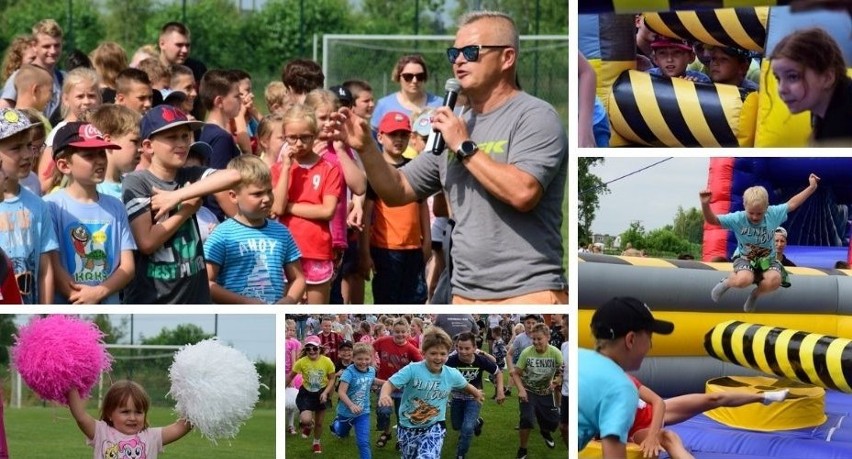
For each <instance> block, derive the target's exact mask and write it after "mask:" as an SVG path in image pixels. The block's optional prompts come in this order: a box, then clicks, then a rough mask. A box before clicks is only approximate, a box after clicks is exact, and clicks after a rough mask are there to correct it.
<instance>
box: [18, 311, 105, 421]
mask: <svg viewBox="0 0 852 459" xmlns="http://www.w3.org/2000/svg"><path fill="white" fill-rule="evenodd" d="M103 337H104V334H103V333H102V332H101V331H100V330H99V329H98V327H97V326H96V325H95V324H93V323H91V322H85V321H83V320H80V319H76V318H73V317H67V316H61V315H54V316H48V317H45V318H41V317H34V318H33V319H32V320H30V323H29V324H27V325H25V326H23V327H21V329H20V330H19V331H18V335H17V336H16V337H15V338H16V342H15V345H14V346H13V347H12V359H13V361H14V363H15V366H16V367H17V368H18V371H19V372H20V373H21V377H22V378H23V379H24V381H25V382H26V383H27V385H28V386H29V387H30V388H31V389H32V390H34V391H35V392H36V393H37V394H38V395H39V396H40V397H41V398H43V399H45V400H53V401H57V402H60V403H63V404H67V403H68V397H67V393H68V391H69V390H70V389H72V388H77V389H78V390H79V392H80V395H81V396H82V397H84V398H87V397H88V396H89V394H90V393H91V390H92V387H94V385H95V384H96V383H97V381H98V378H99V377H100V374H101V373H102V372H104V371H109V370H110V368H111V367H112V362H111V360H112V357H111V356H110V355H109V353H107V351H106V348H105V347H104V343H103V340H102V338H103Z"/></svg>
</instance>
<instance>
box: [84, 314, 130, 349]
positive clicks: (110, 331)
mask: <svg viewBox="0 0 852 459" xmlns="http://www.w3.org/2000/svg"><path fill="white" fill-rule="evenodd" d="M89 320H91V321H92V322H93V323H94V324H95V325H97V326H98V329H100V331H102V332H103V333H104V335H106V336H104V342H105V343H107V344H115V343H118V342H119V341H121V340H122V339H124V337H125V336H126V335H127V333H126V332H125V330H126V329H127V323H128V321H129V319H128V318H127V317H123V318H122V319H121V320H120V321H119V323H118V326H115V325H113V323H112V322H111V321H110V317H109V315H108V314H95V315H94V316H92V317H90V318H89Z"/></svg>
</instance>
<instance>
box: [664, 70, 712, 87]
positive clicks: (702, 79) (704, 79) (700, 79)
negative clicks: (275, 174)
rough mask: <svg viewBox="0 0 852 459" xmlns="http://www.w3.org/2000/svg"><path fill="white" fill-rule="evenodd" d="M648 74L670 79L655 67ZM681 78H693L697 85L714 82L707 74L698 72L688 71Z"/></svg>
mask: <svg viewBox="0 0 852 459" xmlns="http://www.w3.org/2000/svg"><path fill="white" fill-rule="evenodd" d="M648 73H650V74H651V75H654V76H658V77H663V78H668V77H667V76H666V75H664V74H663V71H662V70H660V68H659V67H654V68H652V69H651V70H648ZM681 77H688V78H692V79H693V81H694V82H695V83H708V84H710V83H713V80H711V79H710V77H709V76H707V74H705V73H702V72H696V71H695V70H686V71H685V72H683V75H681Z"/></svg>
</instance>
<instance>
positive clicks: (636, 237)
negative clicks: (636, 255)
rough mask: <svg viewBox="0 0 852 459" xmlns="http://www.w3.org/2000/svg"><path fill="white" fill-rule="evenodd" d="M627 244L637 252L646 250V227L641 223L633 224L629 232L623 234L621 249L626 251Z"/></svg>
mask: <svg viewBox="0 0 852 459" xmlns="http://www.w3.org/2000/svg"><path fill="white" fill-rule="evenodd" d="M627 244H630V245H631V247H633V248H634V249H637V250H641V249H644V248H645V247H646V246H647V245H646V244H645V227H643V226H642V224H641V223H639V222H633V223H631V224H630V228H628V229H627V231H625V232H623V233H621V247H619V248H620V249H622V250H624V249H626V248H627Z"/></svg>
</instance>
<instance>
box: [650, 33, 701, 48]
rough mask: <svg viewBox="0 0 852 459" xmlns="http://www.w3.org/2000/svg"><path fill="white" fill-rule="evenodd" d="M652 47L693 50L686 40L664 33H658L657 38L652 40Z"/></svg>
mask: <svg viewBox="0 0 852 459" xmlns="http://www.w3.org/2000/svg"><path fill="white" fill-rule="evenodd" d="M651 48H652V49H657V48H678V49H682V50H684V51H692V46H689V43H688V42H687V41H686V40H681V39H679V38H669V37H664V36H662V35H657V39H656V40H654V41H653V42H651Z"/></svg>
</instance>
